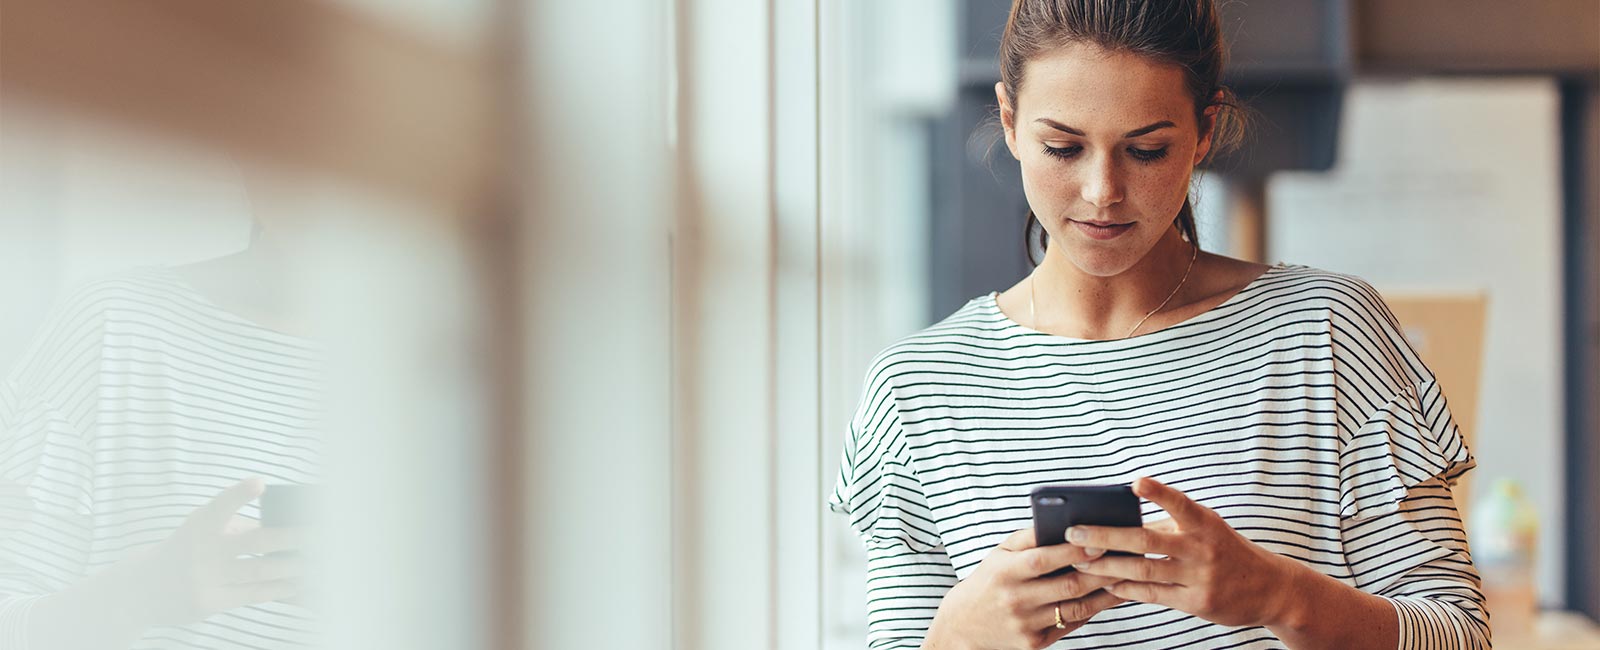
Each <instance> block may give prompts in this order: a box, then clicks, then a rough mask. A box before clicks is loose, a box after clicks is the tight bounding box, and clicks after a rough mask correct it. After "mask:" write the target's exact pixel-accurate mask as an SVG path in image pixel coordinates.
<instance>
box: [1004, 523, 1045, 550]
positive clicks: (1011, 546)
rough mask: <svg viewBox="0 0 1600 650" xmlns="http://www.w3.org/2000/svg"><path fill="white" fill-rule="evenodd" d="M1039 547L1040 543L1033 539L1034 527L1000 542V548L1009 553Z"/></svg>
mask: <svg viewBox="0 0 1600 650" xmlns="http://www.w3.org/2000/svg"><path fill="white" fill-rule="evenodd" d="M1038 545H1039V544H1038V542H1037V541H1036V540H1035V539H1034V537H1033V527H1031V526H1030V527H1028V528H1023V529H1020V530H1018V531H1017V532H1014V533H1011V534H1010V535H1009V536H1007V537H1006V539H1005V541H1002V542H1000V548H1003V549H1005V550H1007V551H1026V550H1028V549H1030V548H1033V547H1035V546H1038Z"/></svg>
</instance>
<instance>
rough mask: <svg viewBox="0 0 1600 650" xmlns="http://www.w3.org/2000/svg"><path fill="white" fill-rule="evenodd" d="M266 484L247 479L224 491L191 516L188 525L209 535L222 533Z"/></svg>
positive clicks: (259, 480)
mask: <svg viewBox="0 0 1600 650" xmlns="http://www.w3.org/2000/svg"><path fill="white" fill-rule="evenodd" d="M265 489H266V484H265V483H263V482H262V480H261V479H259V478H247V479H245V480H243V481H239V482H238V483H235V484H234V485H233V487H230V488H228V489H226V490H223V491H222V493H221V494H218V495H217V496H216V498H214V499H212V500H211V502H210V503H207V504H205V505H203V506H200V509H199V510H196V511H194V514H192V515H190V516H189V521H188V525H190V526H193V527H196V528H198V529H200V530H202V531H205V532H208V533H220V532H222V530H223V528H225V527H227V525H228V522H229V521H230V520H232V519H233V516H234V515H236V514H238V513H239V509H240V508H243V507H244V505H245V504H247V503H250V502H251V501H254V500H256V497H259V496H261V492H262V491H263V490H265Z"/></svg>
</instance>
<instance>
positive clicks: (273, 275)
mask: <svg viewBox="0 0 1600 650" xmlns="http://www.w3.org/2000/svg"><path fill="white" fill-rule="evenodd" d="M256 198H258V199H259V198H261V197H256ZM275 218H276V219H279V220H282V219H283V217H275ZM298 252H299V251H298V250H297V247H296V245H295V244H294V243H293V238H290V237H286V236H284V235H283V233H282V231H280V230H279V229H272V228H268V229H264V230H259V231H258V235H257V237H255V238H253V244H252V246H251V247H250V248H249V249H247V250H245V251H243V252H241V253H237V254H234V255H231V256H228V257H225V258H220V259H214V260H209V261H206V262H201V263H198V264H194V265H189V266H184V267H176V268H167V267H148V268H140V269H135V270H132V271H128V272H125V273H121V274H118V275H117V276H115V277H110V278H106V279H102V280H99V281H96V282H93V283H90V284H88V285H86V286H85V287H83V288H81V289H79V290H78V291H76V292H74V293H73V294H72V295H71V296H69V297H68V299H66V300H64V301H62V303H61V304H60V305H59V306H58V307H57V308H56V309H55V310H53V312H52V314H51V316H50V317H49V318H48V319H47V320H46V322H45V324H44V325H43V327H42V328H41V329H40V334H39V336H38V337H37V338H36V340H35V341H34V342H33V344H32V346H31V347H30V348H29V351H28V352H27V354H25V355H24V356H23V358H22V360H21V362H20V363H19V364H18V366H17V368H16V369H15V370H14V371H13V372H11V373H10V374H9V375H8V376H7V377H5V378H4V381H0V648H3V649H6V650H12V649H15V650H27V649H29V648H32V649H40V650H42V649H47V648H48V649H50V650H126V649H128V648H137V649H152V650H153V649H156V648H159V649H162V650H180V649H195V650H198V649H202V648H203V649H205V650H222V649H238V650H246V649H250V650H268V649H271V650H288V649H291V648H309V647H314V646H315V645H317V636H316V633H315V616H313V615H312V613H311V612H310V611H309V610H308V609H307V608H306V607H304V606H303V605H301V604H300V596H301V592H300V585H301V580H302V578H303V573H304V570H305V569H304V566H303V561H302V560H300V558H299V556H298V554H297V553H296V552H297V551H299V550H300V548H301V546H302V540H301V537H302V536H303V532H304V531H302V530H299V529H298V528H289V527H263V526H262V525H261V524H260V523H259V519H260V516H261V510H260V507H259V506H258V505H257V504H256V503H255V501H256V500H257V498H258V497H260V496H261V495H262V493H263V490H264V489H268V488H267V485H269V484H271V485H289V484H304V483H313V482H316V481H317V479H318V477H319V473H320V472H319V468H318V464H319V459H320V454H321V446H322V445H321V435H320V433H319V430H320V425H319V424H318V421H319V418H320V412H321V393H322V362H321V358H322V353H321V350H320V349H319V347H318V346H317V345H315V344H314V343H313V342H312V341H311V340H309V339H306V338H303V337H302V336H299V335H297V334H294V333H291V332H290V331H286V330H290V329H292V328H286V327H283V325H291V326H292V325H293V324H294V323H293V321H289V320H285V319H284V318H283V316H284V315H285V314H286V310H285V309H284V306H285V301H283V300H282V299H281V298H282V294H281V292H274V291H273V289H275V288H276V289H279V290H281V289H282V288H283V287H284V286H285V281H284V275H285V271H286V270H287V268H288V267H287V263H288V262H289V261H290V260H292V259H294V258H295V254H296V253H298Z"/></svg>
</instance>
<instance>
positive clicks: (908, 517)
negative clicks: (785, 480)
mask: <svg viewBox="0 0 1600 650" xmlns="http://www.w3.org/2000/svg"><path fill="white" fill-rule="evenodd" d="M890 365H891V364H889V363H887V362H884V361H883V358H882V357H880V360H879V361H878V362H876V363H874V364H873V370H872V371H870V372H869V373H868V378H867V386H866V390H865V391H864V396H863V399H862V401H861V405H860V406H859V407H858V409H857V411H856V414H855V417H853V418H852V419H851V422H850V433H849V437H848V440H846V442H845V446H844V453H843V460H842V462H841V463H840V467H839V477H838V481H837V482H836V484H835V486H834V489H833V493H832V494H831V495H830V496H829V498H828V507H829V508H830V509H832V510H833V511H834V512H837V513H840V514H843V515H845V516H847V517H849V520H850V527H851V528H852V529H854V530H855V532H856V534H857V535H858V536H859V537H860V538H861V540H862V543H863V544H864V545H865V546H866V551H867V585H866V587H867V642H868V645H869V646H870V647H872V648H916V647H920V646H921V644H922V641H923V639H924V638H926V636H927V634H928V627H929V626H930V625H931V624H932V622H933V618H934V615H935V614H936V613H937V612H938V610H939V603H940V602H941V601H943V599H944V595H945V593H947V592H949V591H950V588H951V587H954V586H955V584H956V582H957V580H956V574H955V569H954V567H953V565H952V564H951V561H950V557H949V555H948V554H947V553H946V551H945V548H944V545H943V543H942V542H941V541H940V538H939V534H938V531H937V528H936V526H935V525H934V519H933V513H932V510H931V509H930V508H929V507H928V503H927V499H926V497H925V496H924V492H923V490H922V484H921V481H920V480H919V479H918V478H917V475H916V472H915V470H914V469H913V468H912V465H911V463H910V459H909V456H908V453H907V452H908V450H907V448H906V441H905V435H904V431H903V430H902V428H901V424H900V418H899V414H898V412H897V411H896V408H895V404H894V396H893V390H892V388H891V380H890V376H889V372H890Z"/></svg>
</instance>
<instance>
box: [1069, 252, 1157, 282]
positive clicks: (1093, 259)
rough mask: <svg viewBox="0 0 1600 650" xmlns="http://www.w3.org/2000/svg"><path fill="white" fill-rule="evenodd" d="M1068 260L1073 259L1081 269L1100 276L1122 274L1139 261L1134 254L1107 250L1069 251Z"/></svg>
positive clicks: (1073, 262)
mask: <svg viewBox="0 0 1600 650" xmlns="http://www.w3.org/2000/svg"><path fill="white" fill-rule="evenodd" d="M1067 260H1068V261H1071V262H1072V265H1073V266H1075V267H1077V268H1078V270H1079V271H1082V272H1083V273H1085V274H1087V275H1092V276H1095V277H1098V278H1110V277H1115V276H1118V275H1122V274H1123V273H1124V272H1126V271H1127V270H1128V269H1130V268H1133V265H1134V263H1135V262H1137V261H1139V260H1138V258H1137V257H1134V256H1132V255H1127V254H1123V253H1122V252H1120V251H1107V250H1076V251H1067Z"/></svg>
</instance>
